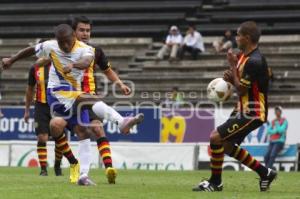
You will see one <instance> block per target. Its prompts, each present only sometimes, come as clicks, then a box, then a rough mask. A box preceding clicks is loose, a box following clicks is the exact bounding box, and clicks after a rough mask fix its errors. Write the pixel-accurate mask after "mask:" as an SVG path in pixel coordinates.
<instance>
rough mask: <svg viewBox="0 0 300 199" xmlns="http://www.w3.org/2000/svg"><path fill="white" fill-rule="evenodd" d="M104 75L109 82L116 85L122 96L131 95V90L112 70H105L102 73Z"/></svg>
mask: <svg viewBox="0 0 300 199" xmlns="http://www.w3.org/2000/svg"><path fill="white" fill-rule="evenodd" d="M104 74H105V75H106V77H107V78H108V79H109V80H110V81H112V82H114V83H116V84H117V85H118V87H119V88H120V89H121V91H122V93H123V94H124V95H129V94H130V93H131V89H130V88H129V87H128V86H126V85H125V84H124V83H123V82H122V81H121V80H120V78H119V76H118V75H117V74H116V73H115V71H114V70H113V69H111V68H109V69H107V70H106V71H104Z"/></svg>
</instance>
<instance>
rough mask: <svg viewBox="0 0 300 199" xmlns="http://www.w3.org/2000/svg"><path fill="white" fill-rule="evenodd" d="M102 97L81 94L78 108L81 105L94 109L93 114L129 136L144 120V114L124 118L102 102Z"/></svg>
mask: <svg viewBox="0 0 300 199" xmlns="http://www.w3.org/2000/svg"><path fill="white" fill-rule="evenodd" d="M101 100H102V99H101V97H99V96H96V95H90V94H86V93H85V94H81V95H80V96H79V97H77V99H76V103H77V106H80V105H81V104H82V105H84V107H87V108H88V109H89V108H92V110H93V112H94V113H95V114H96V115H97V116H98V117H99V118H101V119H107V120H109V121H112V122H115V123H116V124H117V125H118V127H119V129H120V131H121V132H122V133H124V134H128V133H129V130H130V129H131V128H132V127H133V126H134V125H136V124H139V123H141V122H142V121H143V120H144V114H142V113H139V114H137V115H135V116H129V117H123V116H121V115H120V114H119V113H118V112H117V111H116V110H115V109H113V108H112V107H110V106H108V105H107V104H105V103H104V102H103V101H101Z"/></svg>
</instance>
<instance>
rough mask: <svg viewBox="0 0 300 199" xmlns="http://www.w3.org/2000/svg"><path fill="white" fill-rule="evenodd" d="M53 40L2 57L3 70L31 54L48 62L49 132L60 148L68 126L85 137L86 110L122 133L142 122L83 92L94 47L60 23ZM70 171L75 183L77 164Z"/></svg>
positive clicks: (87, 180)
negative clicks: (50, 112)
mask: <svg viewBox="0 0 300 199" xmlns="http://www.w3.org/2000/svg"><path fill="white" fill-rule="evenodd" d="M55 38H56V40H51V41H45V42H43V43H41V44H38V45H36V46H35V47H28V48H25V49H22V50H20V51H19V52H18V53H17V54H15V55H13V56H12V57H10V58H3V59H2V67H3V68H4V69H8V68H9V67H11V66H12V64H13V63H14V62H16V61H18V60H20V59H22V58H26V57H28V56H31V55H33V54H36V55H37V56H38V57H40V58H43V59H44V58H45V59H51V68H50V72H49V81H48V89H47V99H48V103H49V105H50V108H51V111H52V112H53V113H54V114H56V115H57V117H55V118H53V119H52V120H51V122H50V130H51V134H52V136H53V137H54V138H55V139H56V141H57V142H59V144H60V145H64V146H65V145H67V144H68V143H67V140H66V139H65V136H64V134H63V131H64V129H65V127H67V126H68V128H69V129H73V130H74V132H75V133H76V134H78V133H85V134H88V129H87V127H86V125H89V115H88V112H87V109H86V108H92V110H93V112H94V113H95V114H96V115H97V116H98V117H100V118H105V119H108V120H110V121H112V122H115V123H116V124H117V125H118V127H119V129H120V131H121V132H122V133H124V134H127V133H129V130H130V128H132V127H133V126H134V125H136V124H138V123H140V122H142V121H143V119H144V115H143V114H137V115H136V116H133V117H122V116H121V115H120V114H119V113H118V112H116V111H115V110H114V109H113V108H111V107H109V106H107V105H106V104H105V103H104V102H102V101H101V100H102V98H101V97H99V96H96V95H91V94H90V93H85V92H84V91H82V88H81V83H82V78H83V75H84V70H85V69H87V68H88V67H89V66H90V64H93V62H94V56H95V54H94V51H93V48H92V47H90V46H88V45H86V44H84V43H82V42H80V41H78V40H77V39H76V37H75V33H74V31H73V29H72V28H71V27H70V26H69V25H67V24H60V25H58V26H57V27H56V28H55ZM68 152H69V148H67V147H64V148H63V154H64V155H65V156H66V157H67V158H70V157H69V156H68ZM74 161H75V160H74ZM76 161H77V160H76ZM73 170H74V171H73ZM73 170H71V171H72V172H71V173H72V174H71V178H72V179H71V181H72V182H76V181H77V180H78V178H79V164H78V162H76V163H74V168H73ZM84 179H85V180H84V181H83V183H79V184H82V185H90V183H89V182H90V181H89V179H88V177H85V178H84Z"/></svg>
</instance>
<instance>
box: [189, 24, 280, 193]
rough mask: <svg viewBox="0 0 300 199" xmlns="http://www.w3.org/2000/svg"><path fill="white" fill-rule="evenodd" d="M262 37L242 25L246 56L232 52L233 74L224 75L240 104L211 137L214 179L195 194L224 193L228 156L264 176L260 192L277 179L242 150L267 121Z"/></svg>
mask: <svg viewBox="0 0 300 199" xmlns="http://www.w3.org/2000/svg"><path fill="white" fill-rule="evenodd" d="M260 34H261V32H260V30H259V28H258V27H257V25H256V23H255V22H253V21H247V22H244V23H242V24H241V25H240V26H239V28H238V30H237V37H236V40H237V45H238V48H239V49H240V50H241V51H242V55H241V56H240V57H239V59H238V58H237V56H236V55H235V54H233V52H232V51H229V52H228V54H227V60H228V62H229V64H230V70H229V71H226V72H225V73H224V79H225V80H227V81H230V82H231V83H232V84H233V85H234V86H235V88H236V90H237V93H238V95H239V102H238V105H237V109H236V110H235V111H234V112H233V113H232V115H231V117H230V118H229V119H228V120H227V121H226V122H225V123H224V124H222V125H220V126H219V127H217V129H216V130H214V131H213V132H212V133H211V136H210V148H211V154H212V155H211V160H210V167H211V177H210V178H209V180H204V181H202V182H200V184H199V185H198V186H197V187H195V188H194V189H193V191H211V192H212V191H222V189H223V184H222V178H221V176H222V165H223V160H224V154H227V155H229V156H230V157H233V158H235V159H237V160H238V161H240V162H241V163H242V164H244V165H246V166H248V167H249V168H250V169H252V170H253V171H255V172H256V173H257V174H258V175H259V176H260V181H259V187H260V191H267V190H268V189H269V187H270V185H271V183H272V181H273V180H274V179H275V178H276V176H277V173H276V172H275V171H273V170H271V169H270V168H266V167H265V166H263V165H262V164H261V163H260V162H259V161H257V160H256V159H255V158H253V157H252V156H251V155H250V154H249V152H248V151H246V150H245V149H243V148H240V146H239V145H240V144H241V142H242V141H243V140H244V138H245V136H247V135H248V134H249V133H250V132H251V131H253V130H254V129H256V128H258V127H259V126H261V125H262V124H263V123H264V122H266V120H267V114H268V103H267V91H268V79H269V76H268V66H267V62H266V59H265V58H264V57H263V55H262V54H261V53H260V51H259V49H258V42H259V37H260Z"/></svg>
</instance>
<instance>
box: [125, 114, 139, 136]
mask: <svg viewBox="0 0 300 199" xmlns="http://www.w3.org/2000/svg"><path fill="white" fill-rule="evenodd" d="M143 120H144V114H143V113H139V114H137V115H136V116H134V117H125V118H124V121H123V123H122V124H121V125H120V131H121V132H122V133H124V134H128V133H129V130H130V129H131V128H132V127H133V126H134V125H136V124H139V123H141V122H142V121H143Z"/></svg>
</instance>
